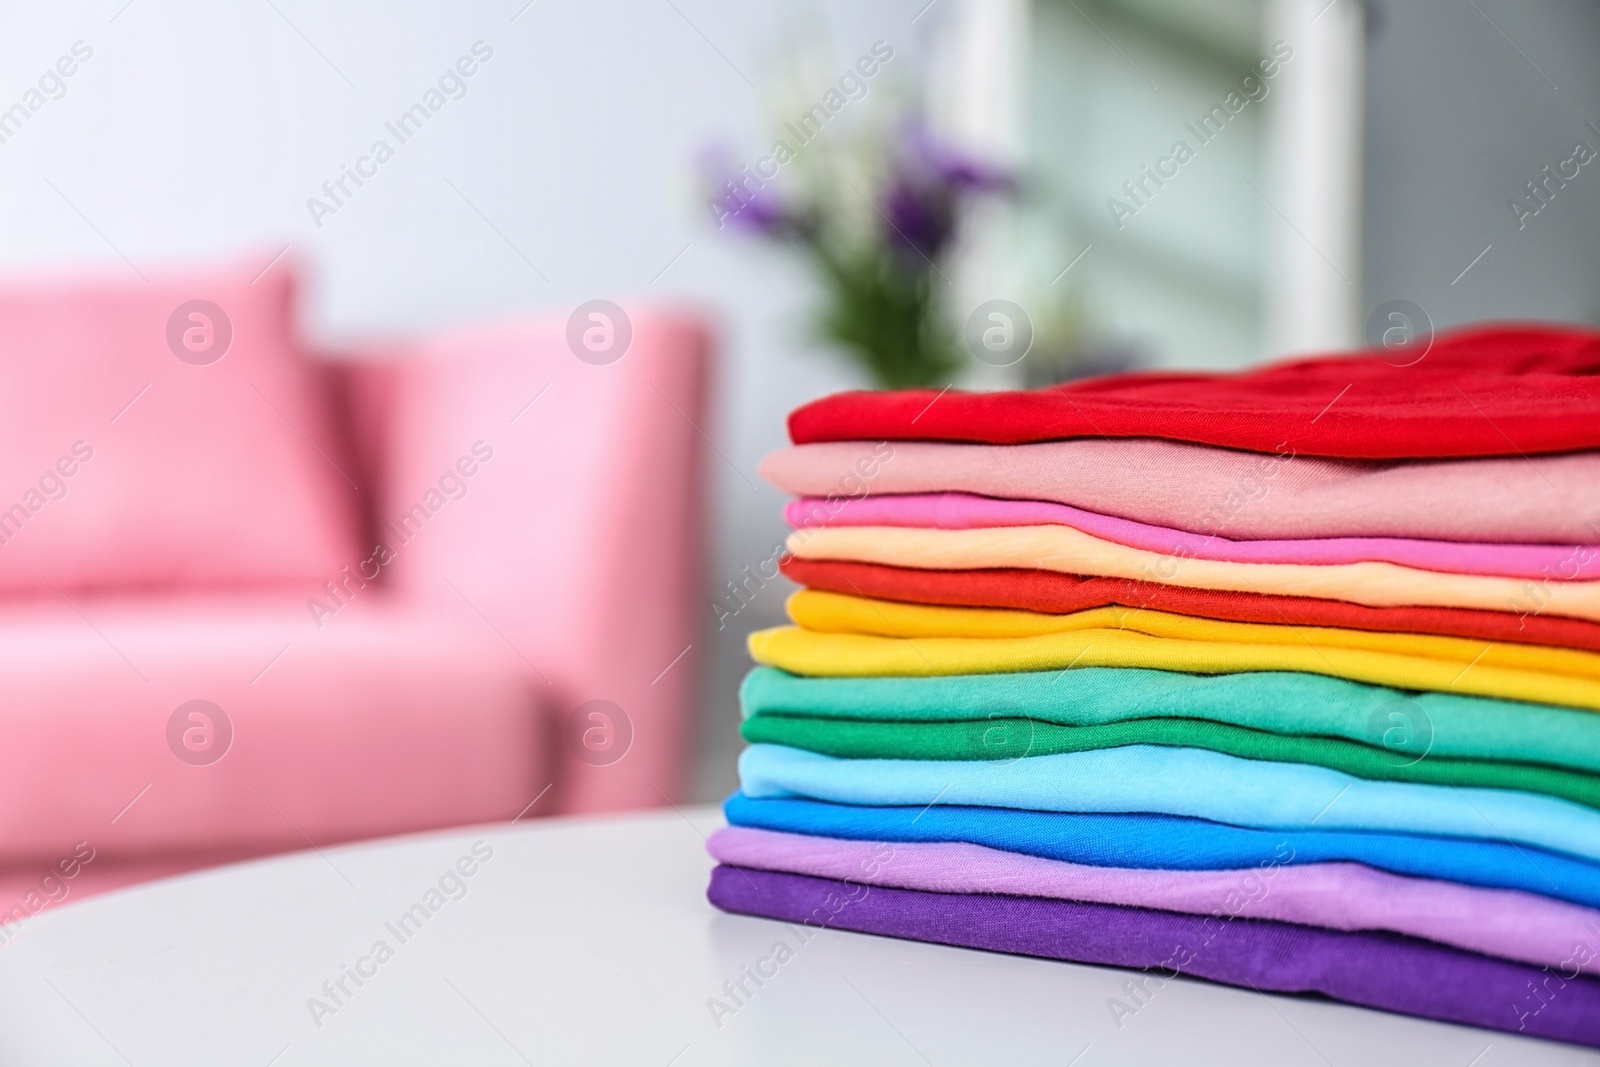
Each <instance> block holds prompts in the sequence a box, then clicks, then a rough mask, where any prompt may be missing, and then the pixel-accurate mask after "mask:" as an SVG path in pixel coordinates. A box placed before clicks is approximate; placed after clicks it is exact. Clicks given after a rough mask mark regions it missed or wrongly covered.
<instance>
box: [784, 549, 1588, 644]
mask: <svg viewBox="0 0 1600 1067" xmlns="http://www.w3.org/2000/svg"><path fill="white" fill-rule="evenodd" d="M778 566H779V568H780V569H781V570H782V571H783V575H784V577H785V578H788V579H789V580H791V581H795V582H799V583H800V584H801V585H804V586H808V587H810V588H812V589H826V590H827V591H828V592H830V593H845V594H848V595H852V596H866V597H874V598H877V599H880V600H897V601H901V602H902V603H908V604H942V605H945V606H948V607H962V608H1015V609H1017V610H1020V611H1037V612H1042V613H1045V614H1049V615H1066V614H1069V613H1071V612H1074V611H1087V610H1088V609H1090V608H1099V607H1108V606H1111V605H1117V606H1121V607H1125V608H1148V609H1150V610H1152V611H1169V612H1172V613H1173V614H1175V615H1191V616H1194V617H1196V618H1202V619H1224V620H1227V621H1230V622H1265V623H1275V624H1278V625H1281V626H1337V627H1340V628H1342V629H1348V630H1376V631H1379V632H1382V633H1413V634H1442V635H1445V636H1447V637H1474V638H1479V639H1481V640H1484V641H1504V642H1507V643H1515V644H1523V645H1552V646H1555V647H1557V648H1584V649H1588V650H1590V651H1591V652H1600V623H1593V622H1586V621H1584V620H1582V619H1562V618H1557V617H1555V616H1552V615H1522V614H1518V613H1517V612H1512V611H1481V610H1478V609H1476V608H1418V607H1395V608H1369V607H1367V606H1366V605H1364V604H1352V603H1350V602H1349V601H1345V600H1320V599H1317V598H1315V597H1305V596H1280V595H1278V594H1272V593H1231V592H1225V591H1221V590H1214V589H1186V588H1183V587H1181V586H1176V585H1160V584H1158V583H1156V582H1138V581H1130V580H1128V579H1125V578H1089V577H1080V576H1078V575H1074V574H1059V573H1057V572H1055V571H1034V570H1020V569H1012V568H995V569H992V570H972V571H935V570H917V569H914V568H910V567H890V566H885V565H883V564H878V563H853V562H846V561H843V560H823V559H800V558H798V557H795V556H788V557H786V558H784V559H783V560H781V561H780V562H779V564H778Z"/></svg>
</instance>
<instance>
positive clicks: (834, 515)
mask: <svg viewBox="0 0 1600 1067" xmlns="http://www.w3.org/2000/svg"><path fill="white" fill-rule="evenodd" d="M784 517H785V519H787V520H788V523H789V525H790V526H793V527H795V528H796V529H800V528H803V527H818V526H830V525H832V526H913V527H933V528H937V529H945V530H970V529H980V528H984V527H996V526H1041V525H1046V524H1060V525H1063V526H1071V527H1072V528H1074V529H1077V530H1081V531H1083V532H1084V533H1086V534H1092V535H1094V536H1095V537H1099V538H1103V539H1105V540H1107V541H1115V542H1116V543H1117V544H1121V545H1128V546H1129V547H1132V548H1142V549H1146V550H1148V551H1151V552H1161V553H1164V554H1167V555H1173V556H1178V557H1180V558H1185V559H1214V560H1223V561H1227V562H1230V563H1313V564H1336V563H1361V562H1365V561H1375V562H1382V563H1398V564H1400V565H1401V566H1405V567H1416V568H1418V569H1421V570H1430V571H1443V572H1447V573H1452V574H1489V575H1499V576H1502V577H1507V578H1544V577H1551V578H1560V579H1567V580H1570V579H1575V578H1586V579H1587V578H1597V577H1600V545H1507V544H1482V543H1476V544H1475V543H1471V542H1461V541H1424V540H1418V539H1414V538H1397V537H1329V538H1305V539H1301V540H1288V541H1284V540H1276V541H1230V540H1228V539H1227V538H1225V537H1207V536H1205V535H1204V534H1194V533H1189V532H1187V531H1185V530H1173V529H1170V528H1168V527H1164V526H1151V525H1149V524H1147V523H1142V522H1134V521H1133V520H1131V519H1119V518H1117V517H1116V516H1114V515H1102V514H1100V513H1099V512H1094V511H1084V510H1083V509H1082V508H1075V507H1072V506H1071V505H1068V504H1054V503H1050V502H1048V501H1042V500H999V499H996V498H994V497H987V496H977V495H974V494H972V493H906V494H893V495H888V496H865V497H856V498H853V499H843V500H834V501H829V500H827V499H826V498H824V497H804V498H802V499H800V500H795V501H791V502H790V504H789V505H788V506H787V507H786V508H785V509H784Z"/></svg>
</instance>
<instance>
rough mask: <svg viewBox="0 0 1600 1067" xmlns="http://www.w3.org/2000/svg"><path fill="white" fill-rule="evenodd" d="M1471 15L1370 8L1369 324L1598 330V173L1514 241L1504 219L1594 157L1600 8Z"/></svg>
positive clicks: (1424, 7)
mask: <svg viewBox="0 0 1600 1067" xmlns="http://www.w3.org/2000/svg"><path fill="white" fill-rule="evenodd" d="M1339 2H1341V3H1348V2H1350V0H1339ZM1476 5H1477V8H1474V6H1473V4H1472V3H1468V2H1467V0H1374V2H1372V3H1369V4H1368V10H1369V22H1370V30H1369V46H1370V47H1369V52H1368V78H1367V102H1366V113H1367V157H1366V225H1365V240H1366V249H1365V266H1366V269H1365V272H1364V275H1365V279H1366V285H1365V307H1366V310H1367V311H1368V312H1369V313H1370V312H1371V311H1372V309H1374V308H1375V307H1377V306H1378V305H1379V304H1381V303H1383V302H1384V301H1387V300H1391V299H1404V300H1411V301H1414V302H1415V303H1417V304H1419V305H1420V306H1421V307H1422V308H1424V309H1425V310H1426V311H1427V312H1428V313H1429V315H1430V316H1431V317H1432V318H1433V320H1434V322H1435V324H1436V325H1445V324H1454V323H1461V322H1467V321H1472V320H1477V319H1486V318H1528V319H1564V320H1572V321H1583V322H1597V321H1600V240H1596V238H1597V237H1600V159H1596V160H1595V161H1594V162H1591V163H1590V164H1588V165H1587V166H1584V167H1582V168H1581V169H1580V170H1579V173H1578V176H1577V177H1576V178H1575V179H1573V180H1572V181H1570V182H1568V183H1567V186H1566V188H1564V189H1560V190H1559V191H1557V192H1556V193H1555V195H1554V196H1553V197H1552V198H1551V200H1550V203H1549V205H1548V206H1547V207H1544V208H1543V209H1542V210H1541V211H1540V212H1539V213H1538V215H1536V216H1534V217H1532V218H1529V219H1527V220H1525V221H1526V225H1525V226H1524V227H1523V228H1522V229H1520V230H1519V229H1518V225H1517V219H1516V217H1515V216H1514V215H1513V214H1512V212H1511V210H1510V208H1509V207H1508V206H1507V201H1508V199H1510V198H1511V197H1513V196H1517V195H1519V193H1520V194H1521V195H1524V196H1525V195H1526V194H1525V192H1523V185H1524V183H1526V182H1527V181H1529V180H1531V179H1534V178H1536V177H1539V176H1540V172H1541V171H1542V169H1543V168H1544V167H1545V166H1546V165H1549V166H1551V167H1552V168H1554V167H1555V166H1556V165H1557V164H1558V163H1560V162H1561V161H1562V160H1565V159H1567V158H1568V157H1569V156H1571V155H1572V150H1573V146H1574V145H1575V143H1576V142H1578V141H1580V140H1581V141H1584V142H1585V143H1587V144H1588V146H1589V147H1590V148H1592V149H1595V150H1596V151H1600V133H1597V132H1596V131H1595V130H1594V129H1591V128H1589V127H1588V126H1587V125H1585V124H1586V123H1587V122H1590V121H1593V122H1594V123H1595V124H1596V125H1597V126H1600V63H1596V62H1595V48H1596V47H1597V46H1600V5H1596V4H1593V3H1587V2H1583V0H1567V2H1562V0H1476ZM1478 9H1481V11H1480V10H1478ZM1491 20H1492V24H1491ZM1496 27H1498V29H1497V28H1496ZM1519 50H1520V51H1519ZM1547 79H1548V80H1547ZM1491 246H1492V247H1491ZM1485 248H1489V251H1488V253H1487V254H1485V255H1484V256H1483V258H1482V259H1481V260H1479V261H1478V263H1477V265H1476V266H1473V267H1472V269H1471V270H1470V271H1468V272H1467V274H1466V276H1465V277H1462V278H1461V279H1460V280H1459V281H1455V283H1454V284H1453V285H1452V284H1451V283H1452V281H1454V280H1455V279H1456V278H1457V277H1458V276H1459V275H1460V274H1461V272H1462V270H1464V269H1465V268H1466V267H1467V266H1468V264H1470V263H1471V262H1472V261H1473V259H1474V257H1476V256H1477V255H1478V254H1479V253H1481V252H1483V250H1484V249H1485Z"/></svg>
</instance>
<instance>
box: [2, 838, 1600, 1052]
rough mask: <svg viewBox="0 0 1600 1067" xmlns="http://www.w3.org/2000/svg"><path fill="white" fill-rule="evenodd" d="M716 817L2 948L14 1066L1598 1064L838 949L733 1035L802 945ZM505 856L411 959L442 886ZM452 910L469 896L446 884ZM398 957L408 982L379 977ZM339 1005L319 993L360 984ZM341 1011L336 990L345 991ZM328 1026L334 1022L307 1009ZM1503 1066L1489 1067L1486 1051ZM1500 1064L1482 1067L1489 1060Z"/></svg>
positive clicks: (845, 939)
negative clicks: (722, 890)
mask: <svg viewBox="0 0 1600 1067" xmlns="http://www.w3.org/2000/svg"><path fill="white" fill-rule="evenodd" d="M720 823H721V816H720V814H719V813H718V812H717V811H716V810H715V809H711V808H697V809H691V810H688V811H685V812H681V813H677V812H672V811H667V812H664V813H656V814H649V815H642V816H633V817H628V818H612V819H563V820H552V821H547V822H533V823H521V824H518V825H516V826H506V825H497V826H487V827H482V828H480V829H478V830H475V831H464V832H450V833H444V834H433V835H427V836H421V837H412V838H404V839H398V840H392V841H384V842H376V843H371V844H364V845H356V846H350V847H346V848H337V849H329V850H327V851H326V852H325V853H322V854H319V853H317V852H306V853H299V854H295V855H292V856H285V857H279V858H276V859H270V860H263V861H259V862H256V863H249V864H243V865H240V866H236V867H228V868H222V869H219V870H215V871H209V872H203V873H200V874H195V875H189V876H186V877H183V878H177V879H172V880H170V881H166V882H159V883H155V884H152V885H148V886H141V887H138V888H134V889H130V890H125V891H122V892H118V893H112V894H108V895H106V896H103V897H99V898H95V899H91V900H87V901H84V902H82V903H80V904H68V905H66V906H64V907H62V908H60V909H59V910H55V911H46V912H44V913H43V914H41V915H40V916H39V917H38V918H37V919H36V920H35V921H34V923H33V924H32V926H31V927H29V928H28V930H27V932H26V933H25V934H23V935H21V936H19V937H18V938H17V939H16V940H14V941H12V942H11V943H10V944H8V945H6V946H5V947H4V948H0V1064H5V1065H11V1064H28V1065H33V1064H106V1065H117V1064H133V1065H136V1067H146V1065H150V1067H156V1065H163V1067H165V1065H173V1064H206V1065H215V1064H230V1065H231V1064H238V1065H245V1067H266V1065H268V1064H272V1065H274V1067H296V1065H299V1064H310V1063H322V1064H340V1065H349V1064H452V1065H453V1064H485V1065H496V1064H506V1065H513V1064H522V1063H533V1064H547V1063H552V1064H575V1063H596V1064H639V1065H643V1067H669V1065H671V1067H692V1065H702V1064H804V1065H808V1067H810V1065H819V1064H830V1065H831V1064H854V1063H863V1064H865V1063H870V1064H877V1065H885V1067H888V1065H896V1064H906V1065H921V1067H925V1065H929V1064H932V1065H936V1067H947V1065H955V1064H1005V1065H1008V1067H1024V1065H1031V1064H1051V1065H1056V1067H1064V1065H1067V1064H1075V1065H1077V1067H1098V1065H1104V1064H1128V1063H1184V1064H1200V1063H1218V1064H1224V1063H1225V1064H1229V1065H1243V1064H1257V1063H1259V1064H1281V1063H1309V1064H1322V1063H1324V1062H1326V1063H1328V1064H1333V1065H1340V1067H1342V1065H1344V1064H1370V1063H1404V1064H1406V1065H1407V1067H1425V1065H1430V1064H1439V1065H1448V1067H1468V1065H1469V1064H1471V1065H1472V1067H1500V1065H1503V1064H1509V1063H1552V1064H1556V1063H1561V1064H1573V1063H1593V1062H1595V1061H1596V1060H1597V1059H1600V1057H1596V1056H1595V1055H1594V1054H1592V1053H1585V1052H1582V1051H1579V1050H1576V1049H1572V1048H1568V1047H1564V1046H1559V1045H1552V1044H1546V1043H1544V1042H1539V1041H1533V1040H1529V1039H1522V1038H1517V1037H1511V1036H1506V1035H1500V1034H1490V1033H1485V1032H1480V1031H1476V1030H1470V1029H1467V1028H1464V1027H1455V1026H1444V1025H1438V1024H1433V1023H1426V1022H1420V1021H1417V1020H1412V1019H1403V1018H1400V1017H1397V1016H1393V1015H1387V1014H1383V1013H1380V1012H1369V1011H1363V1010H1361V1009H1357V1008H1350V1007H1344V1006H1342V1005H1336V1004H1329V1003H1323V1002H1315V1001H1309V1000H1299V999H1295V998H1288V997H1266V996H1262V995H1259V994H1255V993H1243V992H1239V991H1236V990H1232V989H1224V988H1221V987H1218V986H1213V985H1208V984H1204V983H1200V982H1186V981H1177V982H1169V983H1168V984H1167V985H1166V986H1165V987H1164V988H1162V989H1161V990H1159V991H1158V992H1157V993H1156V995H1155V996H1154V997H1153V998H1152V999H1151V1000H1150V1001H1149V1003H1148V1004H1147V1005H1146V1006H1145V1007H1144V1008H1142V1009H1141V1010H1140V1011H1139V1012H1138V1014H1137V1015H1135V1016H1134V1017H1133V1018H1130V1019H1125V1020H1124V1025H1123V1026H1122V1028H1121V1029H1120V1030H1119V1029H1118V1028H1117V1026H1116V1025H1115V1024H1114V1022H1113V1021H1112V1017H1111V1014H1110V1011H1109V1009H1108V1007H1107V1000H1108V999H1109V998H1111V997H1117V996H1122V995H1123V994H1122V990H1121V987H1122V983H1123V982H1124V981H1125V980H1126V979H1127V977H1128V976H1127V974H1126V972H1122V971H1117V970H1111V969H1105V968H1098V967H1081V966H1074V965H1070V964H1062V963H1056V962H1050V961H1044V960H1031V959H1022V958H1016V957H1009V956H1000V955H991V954H988V953H982V952H973V951H968V950H964V949H952V948H944V947H940V946H935V945H921V944H913V943H909V942H904V941H894V940H889V939H884V938H877V937H867V936H862V935H859V934H851V933H845V932H836V931H825V932H822V933H820V934H818V935H816V936H815V937H814V938H813V939H812V940H811V941H809V942H807V943H806V944H804V946H803V947H798V948H797V951H796V953H795V956H794V958H793V959H791V960H789V961H788V962H786V963H784V964H783V966H782V967H781V968H780V969H779V971H778V974H777V975H776V976H775V977H773V978H771V979H768V980H767V981H766V983H765V985H763V986H762V987H761V988H760V989H759V990H757V991H756V992H755V994H754V995H753V996H752V997H751V998H749V1000H748V1001H747V1002H746V1003H745V1005H744V1006H743V1007H742V1008H741V1009H740V1010H738V1011H737V1012H736V1013H735V1014H734V1015H733V1016H731V1017H726V1018H723V1019H722V1020H721V1022H722V1025H721V1026H720V1028H719V1027H718V1026H717V1025H716V1023H715V1022H713V1019H712V1014H711V1011H710V1010H709V1008H708V1006H707V1001H708V998H710V997H713V996H720V995H721V986H722V984H723V982H724V981H726V980H728V979H734V978H737V977H738V976H739V974H740V968H741V966H743V965H747V964H751V963H753V962H754V961H755V960H756V959H758V958H759V957H762V956H764V955H766V954H768V953H769V952H770V951H771V949H772V946H773V943H774V942H775V941H777V940H779V939H783V940H785V941H787V942H789V944H790V945H791V946H798V944H799V942H798V939H796V938H794V936H793V934H792V933H791V932H790V931H789V929H788V928H787V927H785V926H783V925H780V924H777V923H772V922H768V921H765V920H759V919H749V918H742V917H736V916H731V915H724V914H721V913H719V912H717V911H715V910H713V909H712V908H711V907H710V906H709V905H708V904H707V903H706V901H705V884H706V876H707V872H708V871H709V870H710V867H711V863H710V860H709V859H708V858H707V856H706V854H705V848H704V842H703V840H702V837H703V835H705V834H707V833H709V832H711V830H713V829H714V828H715V827H716V826H718V825H720ZM480 841H481V842H483V843H484V844H483V845H480V846H479V849H480V852H481V851H482V849H483V847H484V846H485V845H486V846H487V847H489V848H492V849H493V856H492V857H491V858H490V859H488V860H487V861H484V862H481V863H478V864H476V866H474V865H473V864H471V863H468V864H464V866H467V867H472V868H473V873H472V875H471V877H470V878H462V879H461V882H462V884H463V885H464V886H465V893H464V895H461V896H460V898H459V899H453V900H452V899H448V898H446V897H445V896H444V895H443V894H441V895H440V897H439V898H437V899H436V900H434V901H432V903H437V904H439V905H440V906H439V908H438V910H437V912H435V913H432V914H431V915H430V916H429V918H427V920H426V921H425V922H418V921H416V920H414V922H417V924H418V925H419V926H420V929H414V928H413V927H412V926H409V925H408V926H407V927H405V928H404V929H401V930H400V932H401V933H405V934H407V935H408V936H407V938H406V939H405V940H404V941H403V942H402V941H401V940H400V938H399V937H398V936H397V935H396V932H395V931H393V930H391V929H390V928H389V927H388V926H386V925H385V924H386V923H390V924H393V923H394V922H395V921H396V920H397V919H398V918H399V916H401V915H402V913H404V912H405V911H406V910H407V909H408V908H409V907H411V906H412V905H413V904H417V903H423V904H424V905H426V904H427V903H430V901H428V900H426V899H425V895H426V891H427V890H429V889H430V888H432V887H435V886H436V885H437V884H438V880H439V877H440V875H441V873H442V872H444V871H446V870H447V869H449V868H451V867H452V866H453V865H455V864H456V863H457V862H458V860H459V859H460V858H461V857H463V856H466V857H470V856H471V855H472V846H473V844H474V842H480ZM447 888H449V889H452V890H454V889H455V886H454V883H453V882H451V881H449V880H448V879H447ZM379 940H382V941H385V942H387V944H388V945H389V946H390V947H391V948H392V949H393V956H392V958H388V959H386V960H384V961H382V962H379V961H378V960H377V959H375V958H367V959H366V962H365V963H360V961H361V960H362V959H363V957H366V956H367V954H368V952H369V950H370V949H371V947H372V946H373V944H374V943H375V942H377V941H379ZM358 963H359V964H360V966H361V968H362V969H363V970H364V971H366V972H368V974H369V975H370V976H369V977H366V978H364V979H363V981H362V984H361V985H360V986H357V985H356V984H355V982H354V980H353V979H351V978H349V977H345V978H344V985H345V992H346V994H347V995H341V996H340V1001H341V1002H342V1003H337V1005H336V1002H335V1001H334V1000H333V998H332V997H330V996H329V995H328V994H327V993H326V992H325V991H324V989H323V983H324V982H325V981H326V982H330V983H331V982H334V981H336V980H338V979H339V978H340V977H341V974H342V973H343V972H342V970H341V967H342V966H343V965H349V966H355V965H357V964H358ZM336 992H337V990H336ZM312 997H319V998H321V999H322V1001H323V1002H324V1003H325V1004H326V1005H327V1006H328V1007H329V1008H330V1009H332V1010H331V1014H330V1013H326V1012H322V1011H319V1012H318V1013H317V1014H319V1015H320V1016H321V1019H320V1022H321V1025H320V1027H319V1026H318V1025H317V1022H315V1021H314V1020H313V1012H312V1010H311V1008H310V1007H309V1006H308V1000H309V999H310V998H312ZM1486 1049H1487V1051H1485V1050H1486ZM1475 1057H1478V1058H1475Z"/></svg>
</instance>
